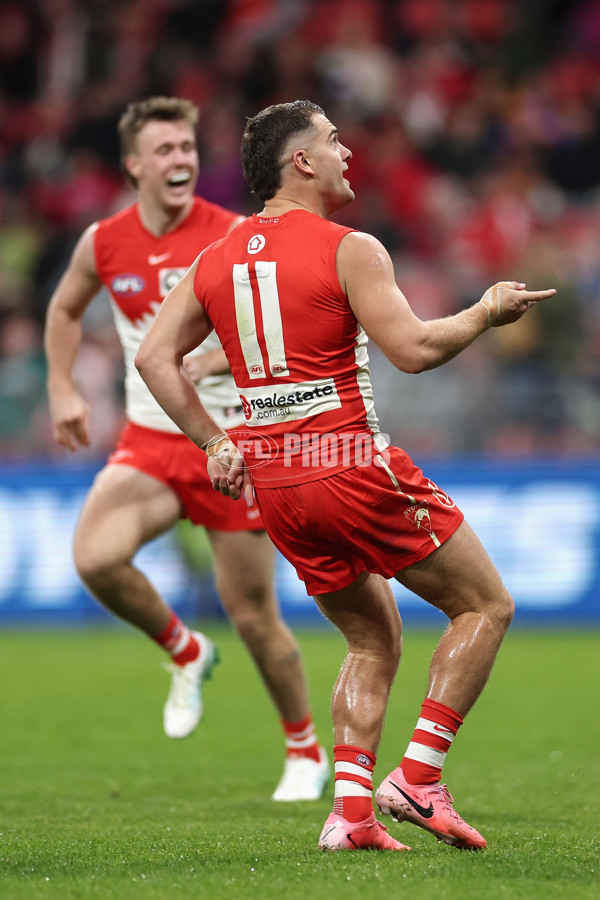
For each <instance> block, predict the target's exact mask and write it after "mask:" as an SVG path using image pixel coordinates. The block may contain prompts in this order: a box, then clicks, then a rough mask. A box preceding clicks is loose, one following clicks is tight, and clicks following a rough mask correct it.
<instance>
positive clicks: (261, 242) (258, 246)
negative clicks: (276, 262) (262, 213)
mask: <svg viewBox="0 0 600 900" xmlns="http://www.w3.org/2000/svg"><path fill="white" fill-rule="evenodd" d="M266 243H267V242H266V240H265V237H264V235H262V234H253V235H252V237H251V238H250V240H249V241H248V253H260V251H261V250H262V248H263V247H264V246H265V244H266Z"/></svg>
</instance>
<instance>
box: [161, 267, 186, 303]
mask: <svg viewBox="0 0 600 900" xmlns="http://www.w3.org/2000/svg"><path fill="white" fill-rule="evenodd" d="M186 272H187V269H185V268H183V269H181V268H180V269H159V270H158V289H159V292H160V296H161V297H166V296H167V294H168V293H169V291H170V290H171V288H174V287H175V285H176V284H177V283H178V282H179V281H181V279H182V278H183V276H184V275H185V273H186Z"/></svg>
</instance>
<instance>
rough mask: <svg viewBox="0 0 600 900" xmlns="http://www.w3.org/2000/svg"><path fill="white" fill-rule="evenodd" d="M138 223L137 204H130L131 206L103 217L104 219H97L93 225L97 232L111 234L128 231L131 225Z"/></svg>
mask: <svg viewBox="0 0 600 900" xmlns="http://www.w3.org/2000/svg"><path fill="white" fill-rule="evenodd" d="M138 222H139V216H138V211H137V203H132V204H131V206H126V207H125V208H124V209H120V210H118V211H117V212H115V213H113V214H112V215H110V216H105V218H103V219H99V220H98V221H97V222H95V223H94V224H95V226H96V231H98V232H112V231H121V230H124V229H127V230H129V229H131V227H132V225H133V223H138Z"/></svg>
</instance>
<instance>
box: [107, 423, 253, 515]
mask: <svg viewBox="0 0 600 900" xmlns="http://www.w3.org/2000/svg"><path fill="white" fill-rule="evenodd" d="M107 462H108V464H109V465H123V466H131V467H132V468H133V469H137V470H138V471H140V472H145V473H146V475H151V476H152V477H153V478H156V479H157V480H158V481H162V482H163V484H166V485H167V487H169V488H171V490H172V491H173V492H174V493H175V494H176V495H177V496H178V497H179V499H180V500H181V504H182V506H183V510H182V513H181V518H182V519H191V521H192V522H193V523H194V525H203V526H204V527H205V528H214V529H215V530H217V531H259V530H261V529H263V528H264V527H265V526H264V525H263V522H262V519H261V516H260V512H259V510H258V508H257V507H256V506H253V507H248V506H246V504H245V502H244V500H243V499H240V500H231V498H230V497H224V496H223V495H222V494H220V493H218V492H217V491H214V490H213V487H212V485H211V483H210V478H209V477H208V472H207V471H206V463H207V456H206V454H205V453H203V452H202V450H200V449H198V447H196V445H195V444H194V443H192V441H190V440H189V438H187V437H186V436H185V435H184V434H169V433H168V432H166V431H155V430H154V429H153V428H143V427H142V426H141V425H134V424H133V423H132V422H130V423H129V424H127V425H126V426H125V428H124V429H123V433H122V434H121V438H120V440H119V443H118V444H117V446H116V449H115V450H114V451H113V452H112V453H111V455H110V456H109V457H108V460H107Z"/></svg>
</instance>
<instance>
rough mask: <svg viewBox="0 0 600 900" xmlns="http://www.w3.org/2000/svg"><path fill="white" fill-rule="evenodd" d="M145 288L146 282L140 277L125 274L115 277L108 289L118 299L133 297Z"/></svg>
mask: <svg viewBox="0 0 600 900" xmlns="http://www.w3.org/2000/svg"><path fill="white" fill-rule="evenodd" d="M145 287H146V282H145V281H144V279H143V278H142V277H141V275H133V274H129V273H125V274H123V275H116V276H115V277H114V278H113V280H112V282H111V285H110V289H111V291H112V292H113V294H115V295H116V296H118V297H134V296H135V294H139V293H140V291H143V290H144V288H145Z"/></svg>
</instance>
